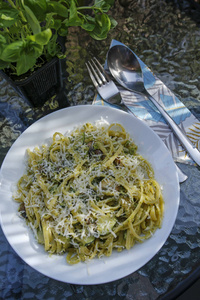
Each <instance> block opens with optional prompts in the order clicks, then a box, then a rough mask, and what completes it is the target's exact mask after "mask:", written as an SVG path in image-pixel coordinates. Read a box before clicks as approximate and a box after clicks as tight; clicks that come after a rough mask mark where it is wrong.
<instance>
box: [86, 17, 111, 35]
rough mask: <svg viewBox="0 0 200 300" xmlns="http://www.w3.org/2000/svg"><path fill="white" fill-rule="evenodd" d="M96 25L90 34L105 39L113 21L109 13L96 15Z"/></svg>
mask: <svg viewBox="0 0 200 300" xmlns="http://www.w3.org/2000/svg"><path fill="white" fill-rule="evenodd" d="M95 21H96V26H95V28H94V30H93V31H92V32H90V36H91V37H92V38H94V39H96V40H103V39H105V38H107V34H108V32H109V30H110V28H111V21H110V18H109V17H108V15H106V14H101V15H96V16H95Z"/></svg>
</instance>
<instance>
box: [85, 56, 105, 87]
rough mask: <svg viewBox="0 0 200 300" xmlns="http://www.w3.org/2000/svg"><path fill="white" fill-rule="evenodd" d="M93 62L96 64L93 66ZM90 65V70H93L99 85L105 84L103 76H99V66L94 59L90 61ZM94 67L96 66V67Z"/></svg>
mask: <svg viewBox="0 0 200 300" xmlns="http://www.w3.org/2000/svg"><path fill="white" fill-rule="evenodd" d="M92 64H93V65H94V66H93V65H92ZM88 65H89V67H90V70H91V72H92V74H93V76H94V78H95V80H96V82H97V84H98V86H101V85H102V84H103V82H102V80H101V78H100V76H99V72H98V68H97V66H96V65H95V63H94V61H93V60H92V59H91V62H90V61H88ZM94 67H95V68H94Z"/></svg>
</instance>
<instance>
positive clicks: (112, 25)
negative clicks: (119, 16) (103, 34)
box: [110, 16, 118, 29]
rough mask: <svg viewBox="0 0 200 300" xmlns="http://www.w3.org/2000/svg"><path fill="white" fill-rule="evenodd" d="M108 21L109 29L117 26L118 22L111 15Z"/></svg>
mask: <svg viewBox="0 0 200 300" xmlns="http://www.w3.org/2000/svg"><path fill="white" fill-rule="evenodd" d="M110 22H111V26H110V29H113V28H115V27H116V26H117V24H118V23H117V21H116V20H115V19H114V18H113V17H111V16H110Z"/></svg>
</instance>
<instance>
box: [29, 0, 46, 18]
mask: <svg viewBox="0 0 200 300" xmlns="http://www.w3.org/2000/svg"><path fill="white" fill-rule="evenodd" d="M24 5H26V6H28V7H29V8H30V9H31V11H32V12H33V13H34V15H35V16H36V18H37V19H38V20H39V21H40V22H42V21H44V20H45V15H46V10H47V3H46V0H24Z"/></svg>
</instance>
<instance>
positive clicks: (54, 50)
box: [47, 34, 59, 57]
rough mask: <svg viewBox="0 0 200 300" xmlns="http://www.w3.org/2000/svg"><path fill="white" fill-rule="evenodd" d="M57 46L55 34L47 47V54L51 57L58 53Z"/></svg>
mask: <svg viewBox="0 0 200 300" xmlns="http://www.w3.org/2000/svg"><path fill="white" fill-rule="evenodd" d="M58 48H59V46H58V45H57V34H54V35H53V36H52V38H51V40H50V41H49V43H48V45H47V51H48V53H49V54H50V55H51V56H52V57H53V56H55V55H56V53H57V52H58Z"/></svg>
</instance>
